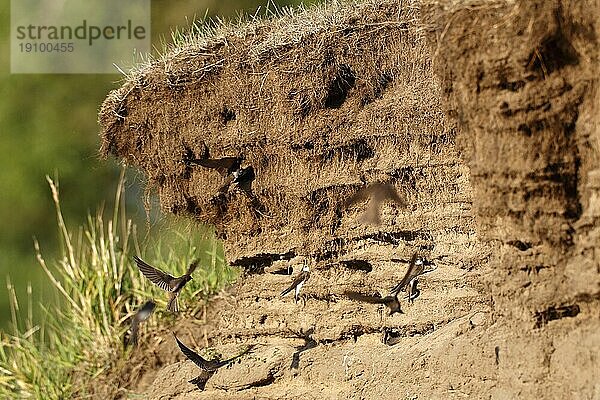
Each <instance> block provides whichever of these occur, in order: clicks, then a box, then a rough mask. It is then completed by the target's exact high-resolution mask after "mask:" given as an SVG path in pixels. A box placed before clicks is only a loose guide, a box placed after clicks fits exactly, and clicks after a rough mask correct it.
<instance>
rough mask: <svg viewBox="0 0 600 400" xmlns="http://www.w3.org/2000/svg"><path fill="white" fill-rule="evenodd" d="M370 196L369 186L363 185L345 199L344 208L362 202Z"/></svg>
mask: <svg viewBox="0 0 600 400" xmlns="http://www.w3.org/2000/svg"><path fill="white" fill-rule="evenodd" d="M370 197H371V193H370V189H369V186H367V187H363V188H361V189H359V190H358V191H357V192H356V193H354V194H353V195H352V196H351V197H350V198H349V199H348V200H346V203H345V206H346V208H348V207H350V206H353V205H355V204H357V203H362V202H363V201H367V200H369V198H370Z"/></svg>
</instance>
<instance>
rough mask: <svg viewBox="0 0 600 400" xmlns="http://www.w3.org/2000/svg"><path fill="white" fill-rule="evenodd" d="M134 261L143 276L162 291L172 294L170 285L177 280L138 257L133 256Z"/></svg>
mask: <svg viewBox="0 0 600 400" xmlns="http://www.w3.org/2000/svg"><path fill="white" fill-rule="evenodd" d="M133 259H134V261H135V263H136V264H137V266H138V268H139V269H140V271H141V272H142V274H144V276H145V277H146V278H148V279H149V280H150V282H152V283H154V284H155V285H156V286H158V287H159V288H161V289H162V290H166V291H167V292H171V291H172V290H173V289H172V288H171V285H170V284H171V282H172V281H173V280H174V279H175V278H174V277H172V276H171V275H169V274H166V273H164V272H162V271H160V270H158V269H156V268H154V267H153V266H151V265H149V264H147V263H146V262H145V261H144V260H142V259H141V258H139V257H137V256H133Z"/></svg>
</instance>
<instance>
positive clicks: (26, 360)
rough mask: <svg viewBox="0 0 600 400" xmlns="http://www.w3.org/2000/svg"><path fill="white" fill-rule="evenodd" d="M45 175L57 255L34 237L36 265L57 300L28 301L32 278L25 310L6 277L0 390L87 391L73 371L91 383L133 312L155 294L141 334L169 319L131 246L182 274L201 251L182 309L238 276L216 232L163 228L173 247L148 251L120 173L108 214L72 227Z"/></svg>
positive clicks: (42, 395) (11, 393)
mask: <svg viewBox="0 0 600 400" xmlns="http://www.w3.org/2000/svg"><path fill="white" fill-rule="evenodd" d="M47 179H48V182H49V184H50V189H51V191H52V197H53V200H54V204H55V207H56V216H57V225H58V230H59V236H60V243H61V249H60V254H61V256H60V258H59V259H58V260H54V261H53V262H52V263H51V265H48V263H47V261H46V260H45V259H44V257H43V255H42V252H41V250H40V246H39V244H38V243H37V241H35V243H34V245H35V252H36V257H37V260H38V263H39V264H40V266H41V268H42V269H43V270H44V271H45V272H46V274H47V276H48V279H50V281H51V283H52V285H53V288H54V291H55V293H56V294H57V295H58V296H59V298H60V300H61V301H59V302H57V304H59V305H58V306H52V307H46V306H45V305H44V304H39V305H33V304H32V302H31V293H32V290H33V289H32V288H31V286H29V287H28V294H29V295H30V296H28V297H30V298H29V299H28V301H27V302H26V310H22V309H21V307H22V305H21V304H20V303H19V300H18V299H17V296H16V294H15V290H14V287H13V286H12V284H11V282H10V279H9V281H8V289H9V293H10V302H11V313H12V332H10V333H5V332H0V398H7V399H8V398H10V399H40V400H41V399H63V398H67V397H69V396H70V395H71V394H73V393H76V392H79V391H83V392H85V388H79V387H76V384H75V383H74V379H73V377H74V376H75V375H77V376H79V377H81V376H89V378H90V379H89V381H88V383H89V382H92V381H93V377H94V376H98V375H99V374H101V373H103V372H105V371H106V370H108V369H110V368H111V367H112V366H114V365H115V363H116V362H117V361H118V359H119V358H122V357H123V356H124V355H125V354H126V350H125V349H123V344H122V343H123V342H122V339H123V335H124V334H125V332H126V331H127V328H128V323H129V319H130V317H131V316H132V315H133V314H134V313H135V311H136V309H137V308H138V307H139V306H141V305H142V304H143V303H144V302H145V301H147V300H148V299H154V300H155V301H156V303H157V308H156V311H155V313H154V315H153V316H152V317H151V318H150V319H149V320H148V321H147V322H146V323H145V324H144V325H143V326H142V329H141V332H140V342H143V341H144V336H146V335H151V331H152V330H153V329H155V328H156V327H157V325H158V324H160V321H162V322H163V323H167V324H168V323H169V322H172V321H173V316H171V315H170V314H168V313H167V312H166V311H165V307H166V300H167V295H166V294H165V293H164V292H162V291H161V290H160V289H159V288H157V287H155V286H154V285H152V283H150V282H148V280H147V279H145V278H144V277H143V276H142V275H141V273H140V272H139V270H138V269H137V267H136V266H135V263H134V262H133V259H132V256H133V255H134V254H137V255H138V256H140V257H141V258H142V259H144V260H146V261H147V262H149V263H150V264H153V265H155V266H157V267H158V268H161V269H164V270H165V271H167V272H169V273H170V274H172V275H175V276H177V275H180V274H182V273H184V271H185V270H186V269H187V266H188V264H189V263H190V262H191V261H192V259H195V258H198V259H200V265H199V268H198V269H196V271H195V273H194V275H193V280H192V281H191V282H190V283H189V284H188V285H187V286H186V289H185V290H184V291H183V292H182V293H181V295H180V305H181V308H182V310H184V313H194V312H195V311H197V310H198V309H199V308H200V307H201V306H202V304H203V303H204V301H205V300H206V299H207V298H208V297H209V296H211V295H213V294H215V293H217V292H218V291H220V290H221V289H222V288H223V287H224V286H225V285H227V284H229V283H231V282H233V281H234V280H235V278H236V276H237V270H235V269H233V268H230V267H229V266H228V265H227V263H226V261H225V259H224V256H223V248H222V246H221V244H220V243H219V242H218V241H217V240H216V239H215V237H214V235H213V234H211V235H209V236H208V237H207V235H203V237H198V235H194V234H189V233H188V234H184V233H181V232H177V231H175V232H168V233H169V234H171V235H174V237H175V238H176V239H178V240H175V243H176V244H175V245H174V246H173V245H165V244H164V243H161V240H162V239H159V240H158V241H157V243H156V245H154V246H153V248H152V250H150V249H148V251H143V250H144V247H143V246H140V243H139V242H138V239H137V237H138V236H137V228H136V225H135V224H134V223H133V221H132V220H131V219H128V218H127V214H126V210H125V206H124V204H125V203H124V198H123V191H124V175H123V173H122V174H121V179H120V181H119V185H118V188H117V193H116V198H115V209H114V210H113V213H112V216H111V217H110V218H106V217H105V216H104V215H103V212H102V210H100V211H98V212H97V214H96V215H95V216H91V215H89V216H88V218H87V221H86V224H85V225H83V226H80V227H79V229H78V230H77V231H75V232H73V231H69V229H68V228H67V225H66V223H65V221H64V219H63V214H62V211H61V207H60V200H59V188H58V185H57V184H56V183H55V182H54V181H53V180H51V179H50V178H47ZM169 234H166V235H165V236H167V237H168V236H169ZM165 247H166V248H167V251H164V250H163V248H165ZM163 253H166V254H163ZM34 306H39V307H40V308H41V309H42V312H41V313H39V314H41V315H42V316H43V317H42V318H41V320H40V321H36V320H34V316H33V315H34V313H33V307H34Z"/></svg>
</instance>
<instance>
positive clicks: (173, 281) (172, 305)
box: [133, 256, 198, 312]
mask: <svg viewBox="0 0 600 400" xmlns="http://www.w3.org/2000/svg"><path fill="white" fill-rule="evenodd" d="M133 259H134V260H135V263H136V264H137V266H138V268H139V270H140V271H141V272H142V274H143V275H144V276H145V277H146V278H148V279H149V280H150V282H152V283H154V284H155V285H156V286H158V287H159V288H161V289H162V290H165V291H167V292H170V293H171V295H170V296H169V303H168V304H167V310H169V311H172V312H178V311H179V304H178V303H177V297H178V296H179V293H180V292H181V290H182V289H183V287H184V286H185V285H186V284H187V283H188V282H189V281H191V280H192V273H193V272H194V270H195V269H196V267H197V266H198V260H195V261H193V262H192V263H191V264H190V266H189V267H188V270H187V272H186V273H185V274H184V275H181V276H180V277H177V278H175V277H173V276H171V275H169V274H167V273H164V272H162V271H160V270H158V269H156V268H154V267H153V266H151V265H149V264H147V263H146V262H145V261H143V260H142V259H140V258H139V257H137V256H133Z"/></svg>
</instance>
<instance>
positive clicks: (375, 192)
mask: <svg viewBox="0 0 600 400" xmlns="http://www.w3.org/2000/svg"><path fill="white" fill-rule="evenodd" d="M364 201H368V205H367V209H366V211H365V212H364V213H363V215H362V216H361V217H360V221H361V222H364V223H368V224H372V225H380V224H381V218H380V214H381V207H382V205H383V204H384V203H387V202H394V203H396V204H399V205H400V206H401V207H406V200H405V199H404V198H403V197H401V196H400V195H399V194H398V192H397V191H396V188H395V187H394V185H392V184H390V183H371V184H370V185H368V186H366V187H364V188H362V189H360V190H359V191H358V192H356V193H355V194H354V196H352V197H350V199H348V201H346V208H347V207H350V206H353V205H355V204H357V203H362V202H364Z"/></svg>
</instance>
